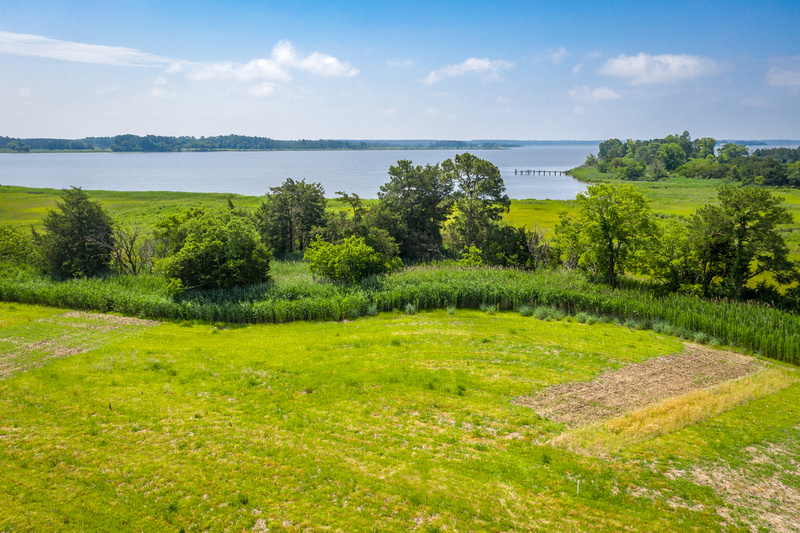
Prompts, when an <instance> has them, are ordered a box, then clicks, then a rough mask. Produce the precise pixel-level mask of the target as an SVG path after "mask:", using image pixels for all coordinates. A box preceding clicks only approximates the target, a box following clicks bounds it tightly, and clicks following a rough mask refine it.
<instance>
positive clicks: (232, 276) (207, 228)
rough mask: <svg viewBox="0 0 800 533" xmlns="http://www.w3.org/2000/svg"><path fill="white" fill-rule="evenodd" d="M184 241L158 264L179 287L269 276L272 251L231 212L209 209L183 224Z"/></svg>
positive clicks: (226, 284) (230, 285)
mask: <svg viewBox="0 0 800 533" xmlns="http://www.w3.org/2000/svg"><path fill="white" fill-rule="evenodd" d="M184 226H185V228H184V229H185V231H186V240H185V242H184V244H183V247H182V248H181V249H180V250H179V251H178V253H176V254H175V255H173V256H170V257H168V258H166V259H165V260H164V261H163V262H162V265H161V267H162V268H163V270H164V274H165V275H166V276H167V278H175V279H179V280H180V281H181V288H182V289H187V290H189V289H231V288H233V287H237V286H244V285H253V284H257V283H263V282H265V281H267V280H268V279H269V263H270V260H271V259H272V254H271V253H270V251H269V250H267V248H266V247H265V246H264V244H263V243H262V242H261V239H260V237H259V234H258V231H257V230H256V227H255V225H254V224H253V223H252V222H251V221H250V220H249V219H247V218H244V217H241V216H238V215H236V214H234V213H232V212H231V211H219V212H211V213H206V214H204V215H201V216H199V217H196V218H192V219H189V220H187V221H186V222H185V223H184Z"/></svg>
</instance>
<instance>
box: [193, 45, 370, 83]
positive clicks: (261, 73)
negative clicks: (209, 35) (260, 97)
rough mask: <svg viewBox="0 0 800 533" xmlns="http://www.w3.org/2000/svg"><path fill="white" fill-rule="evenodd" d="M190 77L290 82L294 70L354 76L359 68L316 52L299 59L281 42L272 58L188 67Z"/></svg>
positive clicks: (295, 53) (196, 64) (323, 74)
mask: <svg viewBox="0 0 800 533" xmlns="http://www.w3.org/2000/svg"><path fill="white" fill-rule="evenodd" d="M186 68H188V70H189V72H188V74H187V75H188V76H189V78H191V79H193V80H237V81H253V80H271V81H289V80H291V79H292V74H291V71H294V70H300V71H305V72H310V73H312V74H315V75H317V76H337V77H352V76H355V75H357V74H358V69H356V68H355V67H353V66H351V65H350V64H348V63H344V62H342V61H339V60H338V59H336V58H335V57H333V56H329V55H327V54H322V53H320V52H314V53H313V54H311V55H309V56H306V57H300V56H298V54H297V52H296V51H295V49H294V45H292V43H290V42H289V41H280V42H279V43H278V44H276V45H275V47H274V48H273V49H272V54H271V56H270V57H269V58H259V59H253V60H252V61H249V62H247V63H234V62H232V61H219V62H212V63H194V64H188V65H186Z"/></svg>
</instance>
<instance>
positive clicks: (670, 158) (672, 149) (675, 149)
mask: <svg viewBox="0 0 800 533" xmlns="http://www.w3.org/2000/svg"><path fill="white" fill-rule="evenodd" d="M656 157H657V158H658V159H660V160H661V161H663V163H664V168H665V169H666V170H667V172H672V171H673V170H675V169H676V168H678V167H679V166H681V165H682V164H684V163H685V162H686V152H684V151H683V149H682V148H681V146H680V145H679V144H678V143H666V144H662V145H661V148H659V149H658V152H657V153H656Z"/></svg>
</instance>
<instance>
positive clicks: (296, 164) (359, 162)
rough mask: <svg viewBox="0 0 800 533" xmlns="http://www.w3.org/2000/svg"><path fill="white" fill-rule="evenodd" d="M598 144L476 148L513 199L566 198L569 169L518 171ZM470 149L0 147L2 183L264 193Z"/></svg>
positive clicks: (370, 178)
mask: <svg viewBox="0 0 800 533" xmlns="http://www.w3.org/2000/svg"><path fill="white" fill-rule="evenodd" d="M596 151H597V146H574V145H551V146H526V147H522V148H512V149H508V150H471V151H470V152H471V153H473V154H475V155H476V156H478V157H480V158H482V159H486V160H488V161H491V162H492V163H494V164H495V165H496V166H497V167H498V168H499V169H500V172H501V173H502V176H503V180H504V182H505V184H506V192H507V193H508V195H509V196H510V197H511V198H518V199H526V198H535V199H553V200H566V199H572V198H575V195H576V194H577V193H579V192H582V191H584V190H585V186H584V185H583V184H582V183H580V182H578V181H576V180H574V179H572V178H570V177H569V176H515V175H514V169H536V170H568V169H570V168H574V167H576V166H578V165H580V164H582V163H583V162H584V161H585V160H586V156H587V155H588V154H589V153H590V152H596ZM461 152H463V150H452V151H451V150H366V151H329V152H326V151H320V152H175V153H163V154H161V153H90V154H81V153H67V154H60V153H43V154H0V184H2V185H21V186H27V187H49V188H54V189H62V188H68V187H71V186H75V187H82V188H83V189H85V190H113V191H183V192H223V193H224V192H230V193H238V194H246V195H255V196H260V195H262V194H265V193H266V192H268V191H269V187H275V186H278V185H280V184H281V183H283V181H284V180H285V179H286V178H292V179H294V180H302V179H304V180H306V182H319V183H321V184H322V186H323V187H324V188H325V191H326V196H328V197H333V196H335V193H336V191H345V192H348V193H356V194H358V195H359V196H361V197H363V198H376V197H377V193H378V190H379V188H380V186H381V185H383V184H384V183H386V182H387V181H388V180H389V177H388V171H389V167H390V166H391V165H395V164H396V163H397V161H398V160H401V159H408V160H411V161H413V162H414V164H415V165H426V164H435V163H439V162H441V161H443V160H445V159H448V158H452V157H454V156H455V155H456V154H457V153H461Z"/></svg>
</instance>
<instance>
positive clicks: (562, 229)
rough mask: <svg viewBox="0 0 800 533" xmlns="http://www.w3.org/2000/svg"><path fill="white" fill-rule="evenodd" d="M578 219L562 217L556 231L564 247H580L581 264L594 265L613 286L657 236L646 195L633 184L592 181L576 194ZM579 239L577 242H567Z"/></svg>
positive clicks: (591, 266) (592, 266)
mask: <svg viewBox="0 0 800 533" xmlns="http://www.w3.org/2000/svg"><path fill="white" fill-rule="evenodd" d="M576 201H577V203H578V220H577V221H576V222H572V221H570V220H569V219H565V218H562V221H561V223H560V224H559V227H557V228H556V232H557V234H558V235H559V238H560V242H561V244H562V247H565V248H570V247H572V248H573V249H575V248H576V249H577V250H578V253H579V254H580V255H579V264H581V265H583V266H586V267H590V268H594V269H596V270H597V272H598V273H599V274H600V275H601V276H602V277H603V278H604V279H605V281H606V282H607V283H608V284H609V285H611V286H612V287H616V286H617V283H618V278H619V276H620V275H621V274H623V273H624V272H625V270H626V268H628V267H629V266H631V262H632V261H633V259H634V257H635V253H636V251H638V250H640V249H642V248H644V247H645V246H647V245H648V244H649V243H650V242H651V241H652V240H653V239H654V238H655V237H656V236H657V231H658V230H657V227H656V225H655V223H654V221H653V217H652V212H651V210H650V206H649V204H648V202H647V199H646V198H645V197H644V196H642V194H641V193H640V192H639V191H638V190H637V189H636V188H634V187H633V186H631V185H619V186H616V185H610V184H599V185H590V186H589V187H588V188H587V190H586V192H585V193H582V194H579V195H578V196H577V197H576ZM565 240H567V241H577V242H564V241H565Z"/></svg>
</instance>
